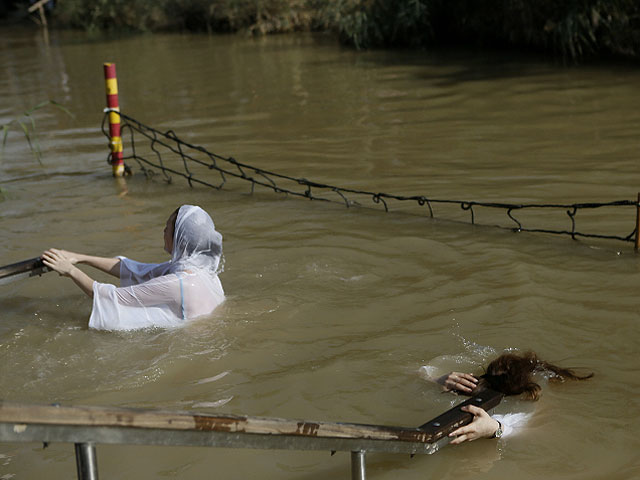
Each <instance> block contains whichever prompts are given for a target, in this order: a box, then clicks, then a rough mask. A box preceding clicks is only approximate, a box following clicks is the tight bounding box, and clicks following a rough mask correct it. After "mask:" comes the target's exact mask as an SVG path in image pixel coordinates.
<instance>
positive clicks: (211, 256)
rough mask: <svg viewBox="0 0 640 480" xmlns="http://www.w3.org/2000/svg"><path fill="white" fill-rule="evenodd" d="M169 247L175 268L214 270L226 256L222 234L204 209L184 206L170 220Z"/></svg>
mask: <svg viewBox="0 0 640 480" xmlns="http://www.w3.org/2000/svg"><path fill="white" fill-rule="evenodd" d="M165 250H166V251H167V252H169V253H171V262H172V264H173V265H172V270H186V269H206V270H210V271H211V273H213V272H215V271H216V270H217V268H218V264H219V262H220V256H221V255H222V235H221V234H220V232H218V231H217V230H216V227H215V225H214V223H213V220H212V219H211V217H210V216H209V214H208V213H207V212H205V211H204V210H203V209H202V208H200V207H197V206H194V205H183V206H181V207H180V208H178V209H177V210H176V211H174V212H173V213H172V214H171V215H170V216H169V219H168V220H167V225H166V227H165Z"/></svg>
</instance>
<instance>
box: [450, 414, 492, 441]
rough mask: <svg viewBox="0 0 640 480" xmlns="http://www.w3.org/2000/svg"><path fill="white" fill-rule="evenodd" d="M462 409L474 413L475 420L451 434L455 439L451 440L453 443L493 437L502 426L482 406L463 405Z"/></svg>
mask: <svg viewBox="0 0 640 480" xmlns="http://www.w3.org/2000/svg"><path fill="white" fill-rule="evenodd" d="M461 410H462V411H464V412H469V413H471V414H472V415H473V421H472V422H471V423H470V424H468V425H465V426H464V427H460V428H458V429H456V430H454V431H453V432H451V433H450V434H449V437H453V440H451V444H452V445H457V444H459V443H462V442H467V441H469V442H472V441H474V440H477V439H478V438H489V437H492V436H493V434H494V433H496V431H497V430H498V427H499V426H500V424H499V423H498V421H497V420H494V419H493V418H491V416H489V414H488V413H487V412H485V411H484V409H482V408H480V407H476V406H475V405H466V406H464V407H462V408H461Z"/></svg>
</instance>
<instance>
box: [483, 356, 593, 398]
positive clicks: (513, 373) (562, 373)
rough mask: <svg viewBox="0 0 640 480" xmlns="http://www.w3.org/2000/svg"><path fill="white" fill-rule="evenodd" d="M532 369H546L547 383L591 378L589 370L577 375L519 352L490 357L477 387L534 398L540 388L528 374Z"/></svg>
mask: <svg viewBox="0 0 640 480" xmlns="http://www.w3.org/2000/svg"><path fill="white" fill-rule="evenodd" d="M536 372H550V373H551V374H552V375H551V376H550V377H549V381H550V382H556V383H559V382H564V381H566V380H586V379H588V378H591V377H593V373H589V374H587V375H579V374H577V373H575V372H574V371H573V370H572V369H570V368H562V367H559V366H557V365H553V364H551V363H549V362H546V361H544V360H540V359H539V358H538V356H537V355H536V354H535V353H534V352H531V351H528V352H525V353H523V354H521V355H517V354H513V353H505V354H503V355H500V356H499V357H498V358H496V359H495V360H493V361H492V362H491V363H490V364H489V365H488V366H487V368H486V373H485V374H484V375H482V376H481V377H480V379H481V380H480V383H479V384H478V388H479V389H482V388H491V389H492V390H496V391H498V392H501V393H504V394H505V395H521V394H522V395H524V397H525V398H526V399H528V400H538V398H540V391H541V390H542V387H541V386H540V384H538V383H536V382H535V381H534V380H533V378H532V376H533V374H534V373H536Z"/></svg>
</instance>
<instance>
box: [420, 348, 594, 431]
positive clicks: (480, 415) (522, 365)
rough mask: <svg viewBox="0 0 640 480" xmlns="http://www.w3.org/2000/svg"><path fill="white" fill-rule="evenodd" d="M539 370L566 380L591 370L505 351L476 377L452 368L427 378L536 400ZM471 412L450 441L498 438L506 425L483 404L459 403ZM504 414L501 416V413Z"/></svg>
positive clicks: (461, 389)
mask: <svg viewBox="0 0 640 480" xmlns="http://www.w3.org/2000/svg"><path fill="white" fill-rule="evenodd" d="M537 373H542V374H543V375H545V376H546V377H548V379H549V382H550V383H562V382H564V381H566V380H586V379H587V378H591V377H593V373H589V374H587V375H578V374H577V373H575V372H574V371H573V370H572V369H570V368H562V367H558V366H557V365H553V364H551V363H549V362H546V361H544V360H540V359H539V358H538V356H537V355H536V354H535V353H534V352H524V353H522V354H520V355H518V354H515V353H505V354H502V355H500V356H499V357H498V358H496V359H495V360H493V361H492V362H491V363H489V365H488V366H487V368H486V371H485V373H484V375H481V376H479V377H476V376H474V375H472V374H470V373H461V372H451V373H448V374H446V375H442V376H441V377H438V378H430V379H431V380H433V381H435V382H436V383H439V384H440V385H442V387H443V389H444V391H448V392H458V393H462V394H465V395H476V394H478V393H480V392H481V391H482V390H484V389H487V388H490V389H491V390H495V391H497V392H500V393H503V394H504V395H520V396H521V397H522V398H523V399H524V400H533V401H535V400H538V398H539V397H540V393H541V390H542V387H541V386H540V384H539V383H537V381H536V379H535V378H534V376H535V374H537ZM462 409H463V410H464V411H466V412H469V413H471V414H472V415H473V417H474V418H473V421H472V422H471V423H470V424H468V425H465V426H463V427H460V428H458V429H457V430H454V431H453V432H452V433H451V434H450V435H449V436H450V437H451V438H452V440H451V443H452V444H458V443H462V442H466V441H473V440H477V439H478V438H499V437H501V436H502V435H503V433H504V432H505V425H503V423H502V422H500V421H499V420H498V419H497V418H496V417H498V416H497V415H496V416H495V417H493V418H492V417H491V416H490V415H489V414H488V413H487V412H486V411H484V410H483V409H482V408H479V407H476V406H474V405H469V406H466V407H462ZM503 418H504V417H503Z"/></svg>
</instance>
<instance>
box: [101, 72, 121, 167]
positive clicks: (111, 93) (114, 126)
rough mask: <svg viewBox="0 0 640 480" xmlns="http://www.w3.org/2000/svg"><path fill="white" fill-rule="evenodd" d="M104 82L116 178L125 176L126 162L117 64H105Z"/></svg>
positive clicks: (112, 159) (112, 162)
mask: <svg viewBox="0 0 640 480" xmlns="http://www.w3.org/2000/svg"><path fill="white" fill-rule="evenodd" d="M104 80H105V87H106V89H107V108H108V109H110V110H112V111H110V112H109V146H110V148H111V167H112V168H113V176H114V177H122V176H124V160H123V158H122V137H121V136H120V115H119V114H118V113H116V112H119V111H120V106H119V105H118V79H117V78H116V64H115V63H105V64H104Z"/></svg>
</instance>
